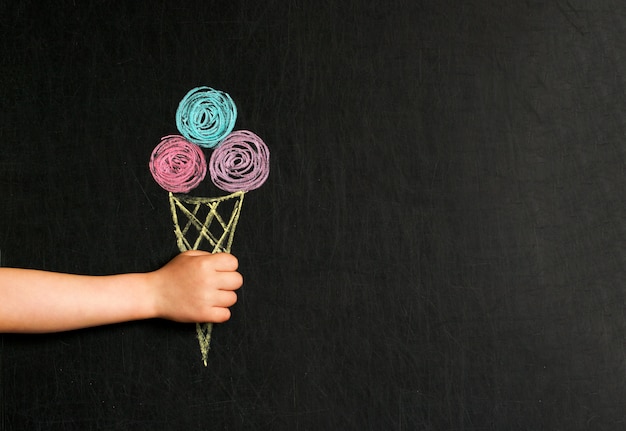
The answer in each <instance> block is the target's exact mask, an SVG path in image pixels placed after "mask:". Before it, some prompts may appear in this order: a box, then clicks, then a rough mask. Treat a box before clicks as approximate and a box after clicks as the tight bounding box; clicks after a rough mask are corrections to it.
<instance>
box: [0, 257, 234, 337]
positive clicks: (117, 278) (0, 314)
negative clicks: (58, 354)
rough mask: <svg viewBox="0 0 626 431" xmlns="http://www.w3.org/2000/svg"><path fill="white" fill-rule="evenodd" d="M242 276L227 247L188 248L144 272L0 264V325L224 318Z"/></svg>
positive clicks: (41, 328)
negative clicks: (83, 271)
mask: <svg viewBox="0 0 626 431" xmlns="http://www.w3.org/2000/svg"><path fill="white" fill-rule="evenodd" d="M242 283H243V279H242V277H241V275H240V274H239V273H238V272H237V259H236V258H235V257H234V256H232V255H230V254H227V253H218V254H210V253H207V252H202V251H188V252H184V253H181V254H180V255H178V256H177V257H175V258H174V259H172V260H171V261H170V262H169V263H168V264H167V265H165V266H164V267H163V268H161V269H159V270H156V271H153V272H148V273H143V274H119V275H107V276H88V275H72V274H62V273H53V272H46V271H38V270H29V269H15V268H0V332H31V333H35V332H56V331H65V330H71V329H78V328H84V327H89V326H99V325H105V324H111V323H118V322H124V321H129V320H139V319H148V318H154V317H158V318H165V319H170V320H176V321H179V322H223V321H226V320H228V319H229V318H230V310H229V309H228V307H230V306H232V305H233V304H235V302H236V301H237V295H236V293H235V290H237V289H238V288H239V287H241V285H242Z"/></svg>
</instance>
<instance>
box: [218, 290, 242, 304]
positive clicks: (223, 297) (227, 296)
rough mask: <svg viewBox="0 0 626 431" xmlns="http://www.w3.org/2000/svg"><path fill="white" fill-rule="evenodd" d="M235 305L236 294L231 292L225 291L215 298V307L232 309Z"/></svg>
mask: <svg viewBox="0 0 626 431" xmlns="http://www.w3.org/2000/svg"><path fill="white" fill-rule="evenodd" d="M236 303H237V294H236V293H235V292H233V291H231V290H225V291H222V292H220V294H219V295H218V296H217V297H216V298H215V306H216V307H232V306H233V305H235V304H236Z"/></svg>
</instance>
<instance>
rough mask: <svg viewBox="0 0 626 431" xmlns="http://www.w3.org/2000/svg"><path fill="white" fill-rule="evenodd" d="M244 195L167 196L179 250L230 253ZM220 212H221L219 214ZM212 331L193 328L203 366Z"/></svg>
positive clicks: (208, 326) (209, 326)
mask: <svg viewBox="0 0 626 431" xmlns="http://www.w3.org/2000/svg"><path fill="white" fill-rule="evenodd" d="M245 193H246V192H244V191H238V192H235V193H232V194H230V195H226V196H220V197H217V198H206V197H194V196H187V195H178V194H174V193H171V192H170V194H169V197H170V210H171V212H172V220H173V221H174V233H175V234H176V242H177V244H178V248H179V250H180V251H181V252H183V251H187V250H206V251H210V252H211V253H222V252H225V253H230V248H231V246H232V243H233V239H234V236H235V229H236V227H237V222H238V221H239V214H240V213H241V206H242V204H243V198H244V195H245ZM220 208H221V212H220V211H218V209H220ZM212 329H213V324H211V323H197V324H196V332H197V334H198V342H199V343H200V353H201V354H202V361H203V362H204V365H205V366H207V359H208V354H209V349H210V347H211V332H212Z"/></svg>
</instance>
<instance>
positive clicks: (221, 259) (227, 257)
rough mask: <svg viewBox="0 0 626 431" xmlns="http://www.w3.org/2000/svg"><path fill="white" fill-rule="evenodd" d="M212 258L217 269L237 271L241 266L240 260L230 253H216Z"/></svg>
mask: <svg viewBox="0 0 626 431" xmlns="http://www.w3.org/2000/svg"><path fill="white" fill-rule="evenodd" d="M212 258H213V265H214V268H215V270H216V271H236V270H237V268H239V261H238V260H237V258H236V257H235V256H233V255H232V254H230V253H215V254H213V255H212Z"/></svg>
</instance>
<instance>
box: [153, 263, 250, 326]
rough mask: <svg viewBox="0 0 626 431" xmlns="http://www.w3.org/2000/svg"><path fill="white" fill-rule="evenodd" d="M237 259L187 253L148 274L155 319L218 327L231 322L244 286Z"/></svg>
mask: <svg viewBox="0 0 626 431" xmlns="http://www.w3.org/2000/svg"><path fill="white" fill-rule="evenodd" d="M237 267H238V262H237V258H236V257H235V256H233V255H231V254H228V253H216V254H211V253H208V252H204V251H186V252H184V253H181V254H180V255H178V256H177V257H175V258H174V259H172V260H171V261H170V262H169V263H168V264H166V265H165V266H164V267H163V268H161V269H159V270H157V271H154V272H152V273H150V274H149V281H150V283H151V285H152V287H153V292H154V307H155V313H156V317H161V318H165V319H170V320H175V321H178V322H212V323H219V322H224V321H226V320H228V319H230V310H229V309H228V307H231V306H232V305H234V304H235V302H237V294H236V293H235V290H237V289H239V288H240V287H241V285H242V284H243V277H242V276H241V274H239V273H238V272H237Z"/></svg>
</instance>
